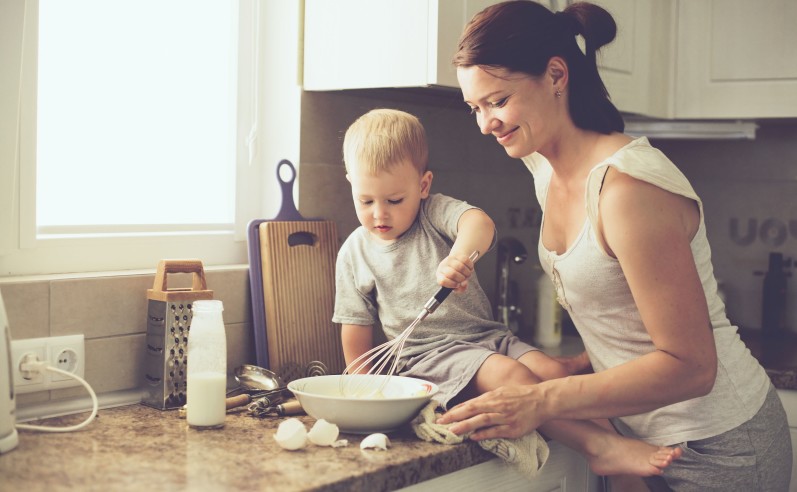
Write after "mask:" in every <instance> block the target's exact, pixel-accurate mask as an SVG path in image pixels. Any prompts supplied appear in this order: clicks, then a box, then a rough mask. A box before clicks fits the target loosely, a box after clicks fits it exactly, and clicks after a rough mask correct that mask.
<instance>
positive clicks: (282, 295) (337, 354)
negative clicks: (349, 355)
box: [260, 220, 346, 374]
mask: <svg viewBox="0 0 797 492" xmlns="http://www.w3.org/2000/svg"><path fill="white" fill-rule="evenodd" d="M337 252H338V231H337V227H336V224H335V223H334V222H332V221H328V220H322V221H291V222H282V221H269V222H263V223H262V224H260V257H261V262H262V265H261V267H262V272H263V301H264V303H265V311H266V334H267V337H266V338H267V341H268V343H267V346H268V359H269V365H270V366H271V370H273V371H275V372H276V373H277V374H280V373H282V372H284V370H283V368H284V367H285V366H286V365H290V364H299V365H300V366H301V367H306V366H307V365H308V364H309V363H310V362H313V361H321V362H323V363H324V364H325V365H326V366H327V368H328V369H329V371H330V373H332V374H340V373H341V372H342V371H343V369H344V367H345V366H346V364H345V363H344V359H343V348H342V346H341V341H340V325H339V324H337V323H333V322H332V312H333V309H334V303H335V258H336V256H337Z"/></svg>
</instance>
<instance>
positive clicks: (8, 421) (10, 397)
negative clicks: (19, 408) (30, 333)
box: [0, 295, 19, 453]
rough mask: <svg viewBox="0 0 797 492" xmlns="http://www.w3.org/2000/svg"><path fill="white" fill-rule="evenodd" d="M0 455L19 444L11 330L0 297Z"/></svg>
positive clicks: (0, 296)
mask: <svg viewBox="0 0 797 492" xmlns="http://www.w3.org/2000/svg"><path fill="white" fill-rule="evenodd" d="M0 332H1V333H0V453H5V452H8V451H11V450H12V449H14V448H15V447H17V444H18V443H19V435H18V434H17V428H16V418H15V417H14V414H15V411H16V397H15V393H14V373H13V371H12V370H11V367H12V361H11V328H10V327H9V326H8V316H7V315H6V308H5V305H4V304H3V296H2V295H0Z"/></svg>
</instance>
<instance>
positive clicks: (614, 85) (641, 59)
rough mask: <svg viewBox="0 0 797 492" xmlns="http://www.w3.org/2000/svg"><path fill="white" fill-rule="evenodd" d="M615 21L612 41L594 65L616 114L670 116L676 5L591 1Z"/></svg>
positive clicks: (653, 0)
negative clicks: (617, 111) (617, 110)
mask: <svg viewBox="0 0 797 492" xmlns="http://www.w3.org/2000/svg"><path fill="white" fill-rule="evenodd" d="M593 3H596V4H598V5H600V6H601V7H603V8H605V9H606V10H607V11H608V12H609V13H610V14H612V17H614V20H615V22H616V23H617V37H616V38H615V39H614V41H612V42H611V43H610V44H608V45H607V46H605V47H604V48H603V49H602V50H601V51H599V52H598V67H599V70H600V73H601V78H602V79H603V82H604V83H605V84H606V88H607V90H608V91H609V96H611V98H612V101H613V102H614V104H615V106H617V108H618V109H619V110H620V111H623V112H627V113H637V114H644V115H649V116H659V117H670V116H672V114H673V92H674V85H673V73H674V59H675V58H674V48H673V43H672V39H673V32H674V30H675V2H674V1H673V0H596V1H594V2H593Z"/></svg>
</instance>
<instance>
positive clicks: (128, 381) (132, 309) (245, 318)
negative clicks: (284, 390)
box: [0, 267, 256, 415]
mask: <svg viewBox="0 0 797 492" xmlns="http://www.w3.org/2000/svg"><path fill="white" fill-rule="evenodd" d="M205 277H206V280H207V284H208V289H210V290H213V291H214V298H215V299H219V300H221V301H222V302H223V303H224V313H223V317H224V323H225V327H226V333H227V365H228V367H229V368H235V367H237V366H239V365H241V364H244V363H254V362H255V360H256V359H255V351H254V344H253V338H254V336H253V333H252V323H251V319H252V317H251V308H250V302H249V270H248V269H247V268H245V267H235V268H215V269H212V270H207V271H206V275H205ZM154 280H155V275H154V274H153V273H141V274H137V275H136V274H134V275H130V274H125V275H108V276H100V277H89V276H86V277H78V278H51V279H35V278H32V279H25V280H15V279H2V281H0V292H1V293H2V296H3V301H4V303H5V306H6V310H7V313H8V323H9V326H10V327H11V338H12V339H13V340H22V339H27V338H39V337H50V336H60V335H75V334H83V335H84V336H85V348H86V363H85V379H86V381H88V383H89V384H90V385H91V386H92V388H93V389H94V391H95V392H97V394H98V395H108V394H114V393H124V392H126V391H131V390H132V391H135V390H136V389H137V388H139V387H141V384H142V381H143V376H144V358H145V355H146V344H145V335H146V331H147V295H146V294H147V292H146V291H147V289H151V288H152V285H153V282H154ZM167 282H168V287H169V288H170V289H171V288H181V287H190V286H191V277H190V275H188V274H179V273H178V274H169V276H168V277H167ZM86 396H87V394H86V390H85V389H84V388H83V387H82V386H78V387H75V388H68V389H61V390H52V391H39V392H36V393H25V394H17V406H18V408H20V409H21V410H24V409H25V407H35V406H37V405H46V404H52V403H53V402H57V401H63V400H69V399H72V398H82V397H86ZM131 397H133V398H134V397H135V396H134V395H133V396H131ZM128 403H129V402H128ZM35 414H36V415H39V413H35Z"/></svg>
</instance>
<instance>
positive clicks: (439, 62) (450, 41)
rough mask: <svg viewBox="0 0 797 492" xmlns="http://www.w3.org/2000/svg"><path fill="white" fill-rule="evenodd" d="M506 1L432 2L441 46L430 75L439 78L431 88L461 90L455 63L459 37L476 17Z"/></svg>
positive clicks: (434, 49) (431, 63) (435, 49)
mask: <svg viewBox="0 0 797 492" xmlns="http://www.w3.org/2000/svg"><path fill="white" fill-rule="evenodd" d="M500 1H502V0H437V1H433V2H431V3H432V4H433V5H432V6H430V8H431V9H432V11H433V12H436V24H437V27H436V29H437V37H436V40H437V44H436V46H434V47H432V52H433V54H432V55H431V56H430V58H429V73H433V74H435V78H434V79H432V80H430V84H434V85H438V86H441V87H453V88H457V89H459V82H458V81H457V72H456V69H455V68H454V66H453V65H452V64H451V59H452V58H453V57H454V53H456V51H457V45H458V42H459V37H460V36H461V35H462V31H463V30H464V28H465V25H466V24H467V23H468V22H470V20H471V19H472V18H473V16H474V15H476V14H477V13H479V12H481V11H482V10H484V9H485V8H487V7H489V6H490V5H493V4H495V3H498V2H500Z"/></svg>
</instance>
